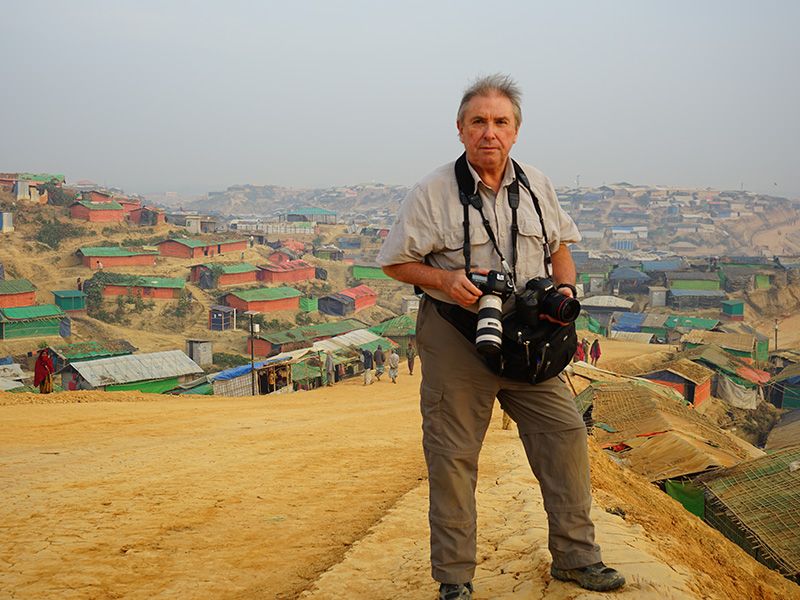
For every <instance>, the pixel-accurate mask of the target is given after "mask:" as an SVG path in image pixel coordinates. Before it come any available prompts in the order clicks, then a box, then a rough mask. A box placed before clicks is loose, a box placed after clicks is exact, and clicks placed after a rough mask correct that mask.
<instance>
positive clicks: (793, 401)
mask: <svg viewBox="0 0 800 600" xmlns="http://www.w3.org/2000/svg"><path fill="white" fill-rule="evenodd" d="M767 386H768V388H767V390H768V392H767V397H768V398H769V401H770V402H771V403H772V404H774V405H775V406H776V407H778V408H790V409H794V408H800V364H795V365H789V366H787V367H784V368H783V369H782V370H781V371H780V372H779V373H778V374H777V375H775V376H774V377H772V378H771V379H770V380H769V382H768V383H767ZM797 441H798V443H800V438H798V440H797Z"/></svg>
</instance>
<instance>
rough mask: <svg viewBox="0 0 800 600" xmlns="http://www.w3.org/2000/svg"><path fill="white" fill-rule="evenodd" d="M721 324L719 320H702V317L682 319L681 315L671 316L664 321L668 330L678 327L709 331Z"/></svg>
mask: <svg viewBox="0 0 800 600" xmlns="http://www.w3.org/2000/svg"><path fill="white" fill-rule="evenodd" d="M718 324H719V319H702V318H700V317H681V316H679V315H670V316H669V317H667V320H666V321H664V327H666V328H667V329H675V328H676V327H685V328H687V329H703V330H705V331H708V330H710V329H713V328H714V327H716V326H717V325H718Z"/></svg>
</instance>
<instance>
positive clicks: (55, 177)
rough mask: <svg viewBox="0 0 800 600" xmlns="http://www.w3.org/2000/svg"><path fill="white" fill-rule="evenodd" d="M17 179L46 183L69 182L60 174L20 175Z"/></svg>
mask: <svg viewBox="0 0 800 600" xmlns="http://www.w3.org/2000/svg"><path fill="white" fill-rule="evenodd" d="M17 177H19V178H20V179H21V180H23V181H44V182H45V183H48V182H51V181H56V182H58V183H64V182H65V181H66V180H67V178H66V177H64V176H63V175H61V174H60V173H19V174H17Z"/></svg>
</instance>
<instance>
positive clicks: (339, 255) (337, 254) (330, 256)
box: [270, 245, 344, 260]
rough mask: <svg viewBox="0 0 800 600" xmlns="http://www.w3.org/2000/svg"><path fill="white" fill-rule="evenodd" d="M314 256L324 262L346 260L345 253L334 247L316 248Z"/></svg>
mask: <svg viewBox="0 0 800 600" xmlns="http://www.w3.org/2000/svg"><path fill="white" fill-rule="evenodd" d="M313 254H314V256H316V257H317V258H322V259H324V260H344V252H343V251H342V250H340V249H339V248H337V247H336V246H333V245H328V246H320V247H319V248H314V251H313ZM270 260H271V259H270Z"/></svg>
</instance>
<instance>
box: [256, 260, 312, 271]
mask: <svg viewBox="0 0 800 600" xmlns="http://www.w3.org/2000/svg"><path fill="white" fill-rule="evenodd" d="M258 268H259V269H262V270H263V271H269V272H270V273H286V272H289V271H299V270H300V269H309V268H313V267H312V265H310V264H308V263H307V262H306V261H304V260H300V259H298V260H287V261H286V262H282V263H279V264H274V263H269V264H266V265H258Z"/></svg>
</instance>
